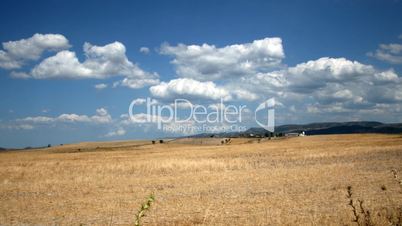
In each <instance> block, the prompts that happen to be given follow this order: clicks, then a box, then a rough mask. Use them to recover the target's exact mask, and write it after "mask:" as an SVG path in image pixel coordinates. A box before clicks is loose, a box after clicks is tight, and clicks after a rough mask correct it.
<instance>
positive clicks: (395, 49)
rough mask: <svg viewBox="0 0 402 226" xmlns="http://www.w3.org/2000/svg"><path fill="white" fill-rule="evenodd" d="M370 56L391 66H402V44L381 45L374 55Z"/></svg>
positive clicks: (370, 54)
mask: <svg viewBox="0 0 402 226" xmlns="http://www.w3.org/2000/svg"><path fill="white" fill-rule="evenodd" d="M368 55H369V56H372V57H375V58H377V59H378V60H382V61H385V62H388V63H391V64H402V44H395V43H391V44H381V45H380V46H379V48H378V49H377V50H376V51H375V52H374V53H371V52H370V53H368Z"/></svg>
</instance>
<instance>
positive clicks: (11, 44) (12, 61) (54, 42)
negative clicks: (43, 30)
mask: <svg viewBox="0 0 402 226" xmlns="http://www.w3.org/2000/svg"><path fill="white" fill-rule="evenodd" d="M2 44H3V50H0V67H1V68H4V69H18V68H21V67H22V66H23V65H24V63H25V62H26V61H29V60H38V59H39V58H40V57H41V55H42V53H43V52H44V51H59V50H63V49H68V48H70V44H69V42H68V40H67V39H66V38H65V37H64V36H63V35H60V34H34V35H33V36H32V37H30V38H27V39H21V40H18V41H8V42H3V43H2Z"/></svg>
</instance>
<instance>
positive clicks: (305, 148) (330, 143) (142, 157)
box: [0, 134, 402, 225]
mask: <svg viewBox="0 0 402 226" xmlns="http://www.w3.org/2000/svg"><path fill="white" fill-rule="evenodd" d="M401 179H402V136H401V135H377V134H369V135H368V134H362V135H330V136H309V137H295V138H287V139H277V140H261V142H257V140H255V139H254V140H252V139H232V142H231V143H229V144H226V145H220V139H211V140H208V139H204V140H197V139H194V140H191V139H187V140H185V139H183V140H178V141H170V142H165V143H163V144H155V145H152V144H151V142H150V141H125V142H107V143H105V142H104V143H80V144H72V145H64V146H59V147H52V148H47V149H42V150H35V151H13V152H3V153H0V203H1V205H0V225H132V224H133V223H134V215H135V213H136V212H137V210H138V208H139V206H140V205H141V203H143V202H144V201H145V200H146V199H147V197H148V196H149V194H151V193H153V194H154V195H155V198H156V200H155V202H154V203H153V205H152V207H151V209H150V211H149V213H147V216H146V217H145V218H144V219H143V224H144V225H365V224H372V225H397V224H398V223H399V224H401V221H402V219H401V217H402V209H401V208H402V182H401ZM348 188H349V189H348ZM350 201H352V203H350ZM361 207H363V211H362V209H361ZM356 217H357V218H358V222H355V220H356Z"/></svg>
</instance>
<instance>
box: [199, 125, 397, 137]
mask: <svg viewBox="0 0 402 226" xmlns="http://www.w3.org/2000/svg"><path fill="white" fill-rule="evenodd" d="M302 131H304V132H305V133H306V135H323V134H352V133H388V134H397V133H402V123H394V124H386V123H381V122H373V121H357V122H320V123H310V124H291V125H281V126H277V127H275V133H277V134H278V133H282V134H286V133H300V132H302ZM267 133H268V131H267V130H265V129H264V128H261V127H259V128H250V129H248V130H246V131H244V132H232V133H217V134H211V133H204V134H197V135H194V136H192V137H242V136H249V135H250V134H253V135H256V136H265V135H266V134H267Z"/></svg>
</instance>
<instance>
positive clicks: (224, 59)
mask: <svg viewBox="0 0 402 226" xmlns="http://www.w3.org/2000/svg"><path fill="white" fill-rule="evenodd" d="M161 54H164V55H169V56H173V57H174V60H173V61H172V63H173V64H174V65H175V66H176V72H177V74H178V75H179V76H180V77H187V78H193V79H197V80H200V81H209V80H217V79H230V78H237V77H239V76H245V75H250V74H255V73H256V72H261V71H267V70H270V69H272V68H275V67H278V66H279V65H280V64H281V61H282V59H283V58H284V57H285V54H284V51H283V47H282V40H281V39H280V38H265V39H261V40H255V41H253V42H252V43H244V44H236V45H229V46H225V47H222V48H218V47H216V46H214V45H208V44H203V45H184V44H179V45H177V46H170V45H168V44H164V45H162V47H161Z"/></svg>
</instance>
